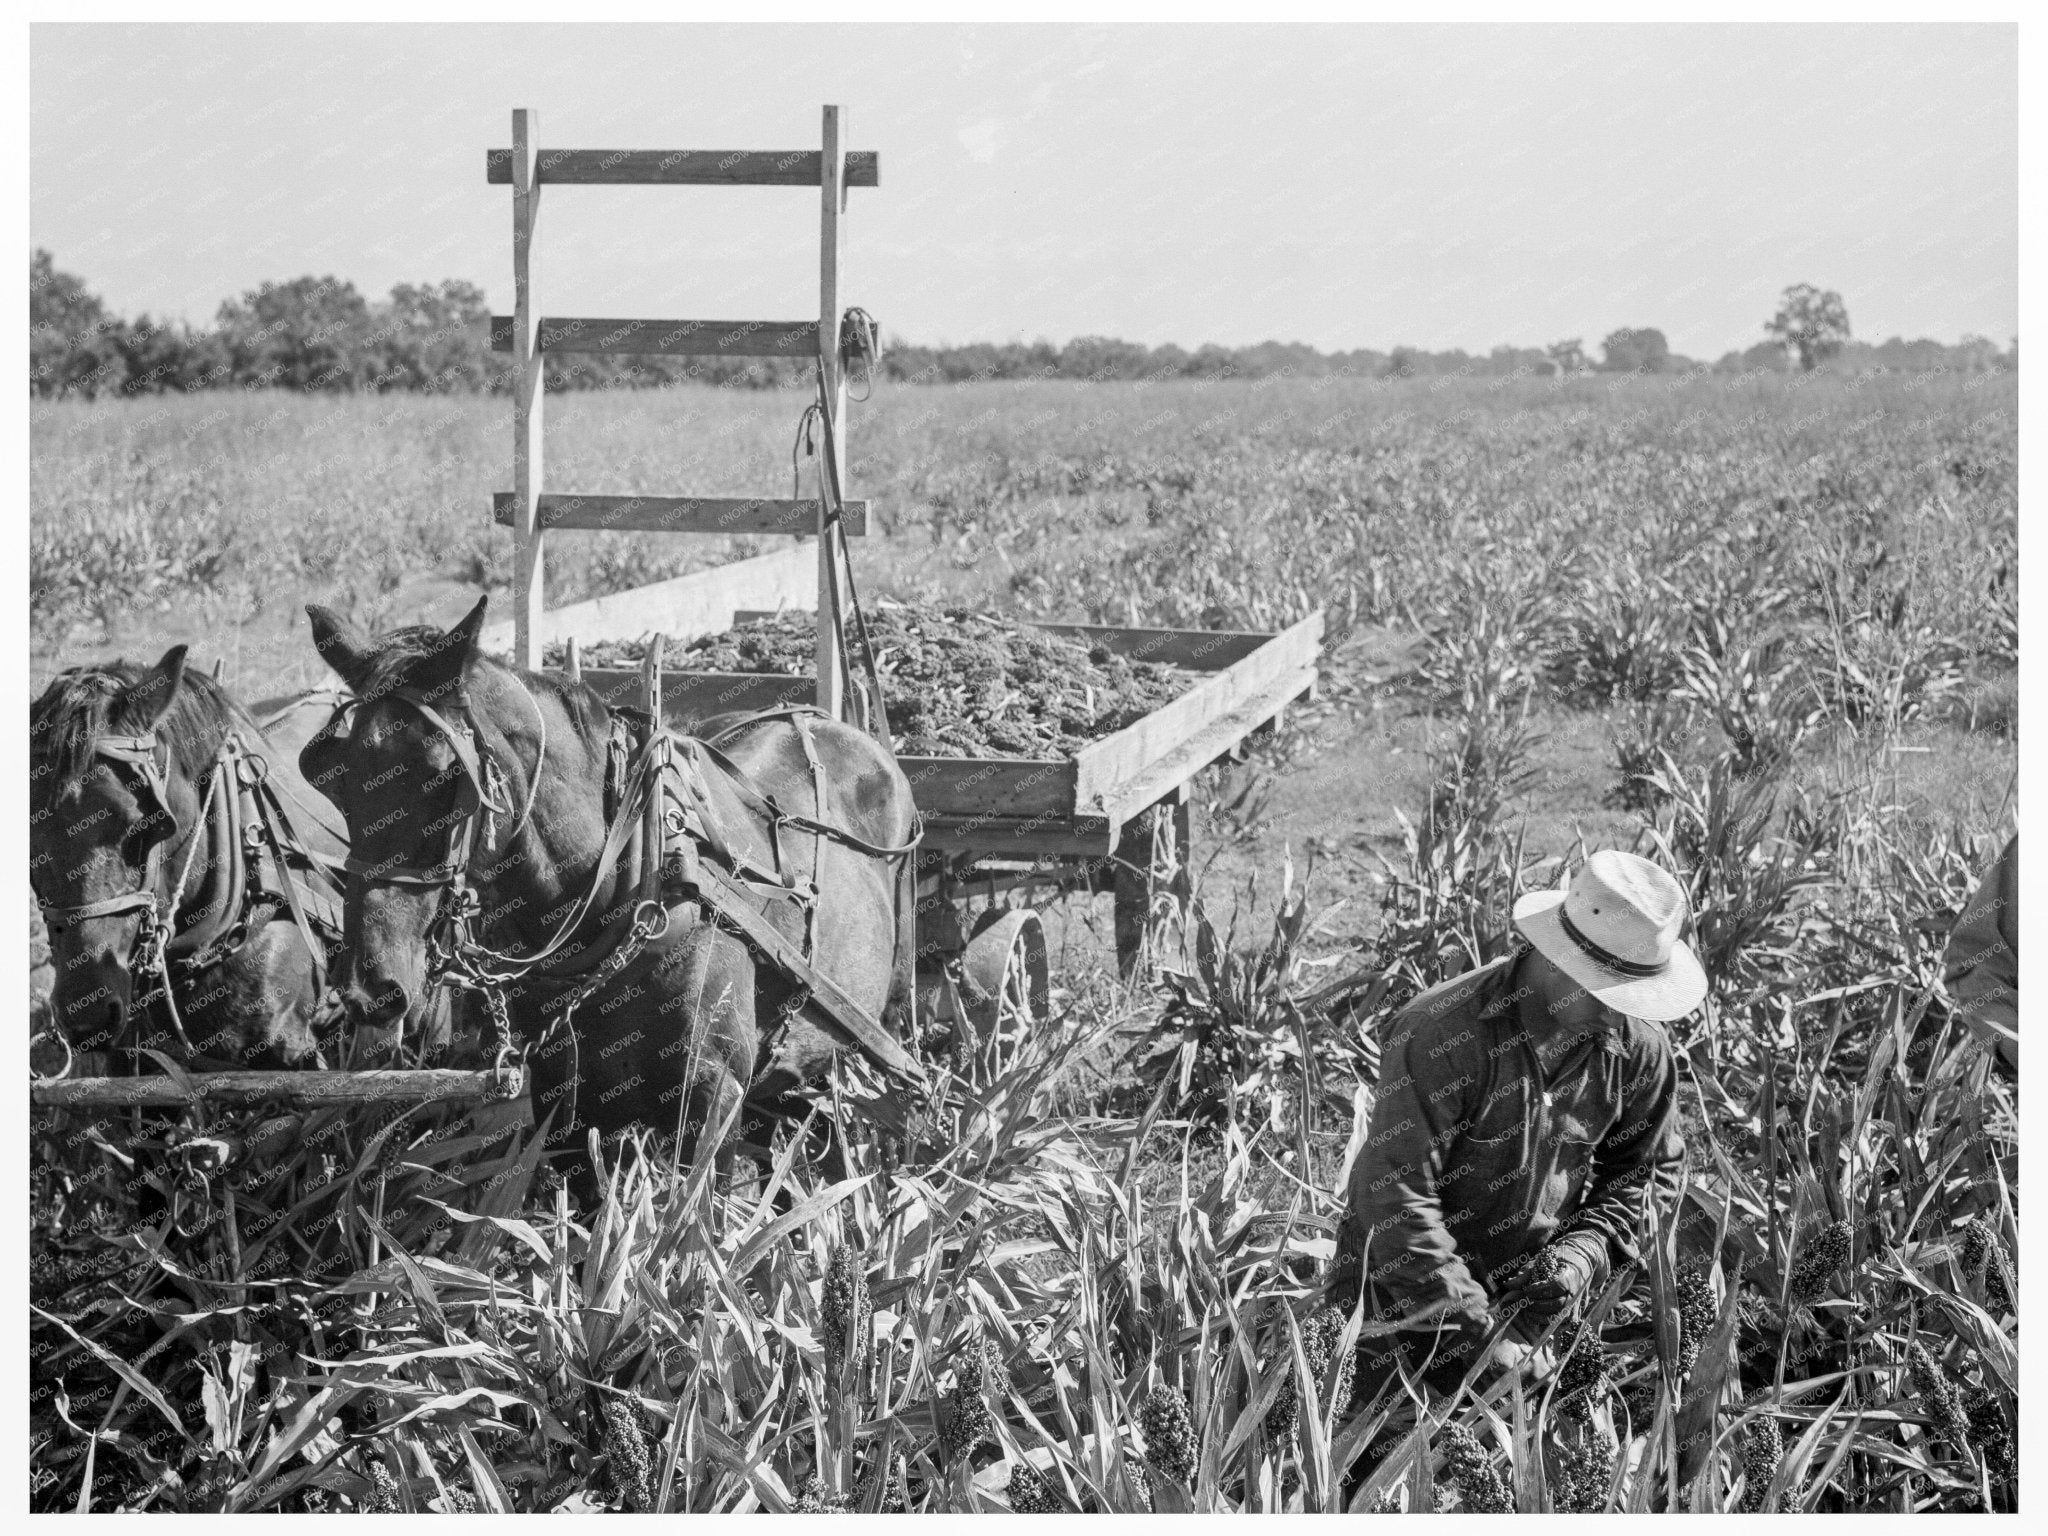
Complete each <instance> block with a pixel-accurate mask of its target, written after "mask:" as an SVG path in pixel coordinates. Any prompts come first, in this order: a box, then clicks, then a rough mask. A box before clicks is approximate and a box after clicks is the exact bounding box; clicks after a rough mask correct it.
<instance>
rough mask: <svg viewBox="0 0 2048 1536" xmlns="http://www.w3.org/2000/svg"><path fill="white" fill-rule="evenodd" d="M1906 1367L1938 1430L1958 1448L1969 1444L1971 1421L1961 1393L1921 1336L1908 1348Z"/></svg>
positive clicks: (1928, 1414)
mask: <svg viewBox="0 0 2048 1536" xmlns="http://www.w3.org/2000/svg"><path fill="white" fill-rule="evenodd" d="M1906 1370H1907V1374H1908V1375H1909V1376H1911V1377H1912V1380H1913V1390H1914V1392H1915V1393H1916V1394H1918V1396H1919V1398H1920V1408H1921V1411H1922V1412H1923V1413H1925V1414H1926V1415H1927V1417H1928V1418H1930V1419H1932V1420H1933V1421H1934V1431H1935V1433H1937V1434H1940V1435H1942V1436H1944V1437H1945V1438H1946V1439H1947V1440H1948V1441H1949V1443H1950V1444H1951V1445H1954V1446H1957V1447H1958V1448H1961V1447H1964V1446H1967V1445H1968V1444H1969V1443H1970V1421H1969V1418H1968V1417H1967V1416H1966V1415H1965V1414H1964V1412H1963V1399H1962V1394H1961V1393H1959V1392H1958V1391H1957V1390H1956V1384H1955V1383H1954V1382H1953V1381H1950V1380H1949V1378H1948V1373H1947V1372H1946V1371H1944V1370H1942V1368H1941V1364H1940V1362H1939V1361H1937V1360H1936V1359H1935V1358H1934V1356H1933V1355H1931V1354H1929V1353H1928V1352H1927V1346H1926V1345H1924V1344H1922V1343H1921V1342H1920V1341H1919V1340H1918V1339H1915V1340H1914V1341H1913V1342H1912V1344H1911V1345H1910V1346H1908V1348H1907V1350H1906Z"/></svg>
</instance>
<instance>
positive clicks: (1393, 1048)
mask: <svg viewBox="0 0 2048 1536" xmlns="http://www.w3.org/2000/svg"><path fill="white" fill-rule="evenodd" d="M1418 1033H1423V1031H1422V1030H1421V1029H1420V1027H1419V1025H1418V1023H1417V1022H1416V1021H1411V1020H1402V1021H1398V1022H1397V1024H1396V1028H1395V1032H1394V1035H1393V1037H1392V1038H1391V1039H1389V1040H1388V1042H1387V1045H1386V1049H1385V1052H1384V1054H1383V1056H1382V1058H1381V1063H1380V1086H1379V1093H1378V1096H1377V1097H1376V1098H1375V1099H1374V1101H1373V1109H1372V1126H1371V1130H1370V1132H1369V1133H1368V1135H1367V1137H1366V1143H1365V1146H1364V1147H1363V1148H1362V1149H1360V1151H1359V1154H1358V1159H1357V1161H1356V1162H1355V1163H1353V1165H1352V1169H1351V1179H1350V1184H1349V1187H1348V1189H1347V1190H1346V1200H1345V1208H1344V1223H1343V1227H1342V1229H1341V1230H1340V1234H1339V1239H1338V1252H1339V1255H1340V1259H1339V1266H1338V1267H1339V1272H1340V1274H1341V1275H1342V1277H1343V1279H1344V1280H1345V1281H1347V1282H1348V1283H1349V1284H1350V1285H1351V1286H1353V1287H1355V1286H1356V1285H1357V1283H1358V1279H1359V1268H1358V1266H1359V1265H1360V1264H1361V1262H1362V1265H1363V1274H1364V1276H1365V1277H1367V1278H1370V1279H1371V1280H1372V1281H1373V1282H1374V1283H1375V1284H1376V1285H1378V1286H1379V1288H1380V1289H1381V1290H1382V1291H1383V1292H1384V1293H1385V1295H1386V1297H1387V1298H1388V1299H1389V1301H1390V1302H1391V1303H1392V1304H1393V1306H1394V1307H1395V1308H1396V1309H1397V1313H1398V1315H1401V1316H1414V1315H1415V1314H1417V1313H1426V1314H1428V1315H1429V1316H1431V1317H1432V1318H1435V1319H1436V1320H1437V1322H1438V1325H1439V1326H1441V1327H1442V1328H1444V1329H1445V1330H1447V1331H1450V1332H1453V1333H1462V1334H1470V1335H1473V1336H1475V1337H1476V1336H1478V1335H1482V1334H1484V1333H1485V1331H1486V1330H1487V1328H1488V1327H1489V1326H1490V1324H1491V1322H1492V1316H1491V1313H1490V1311H1489V1309H1488V1306H1487V1301H1486V1292H1485V1291H1484V1290H1482V1289H1481V1288H1480V1285H1479V1282H1478V1281H1477V1280H1475V1279H1473V1278H1472V1271H1471V1270H1470V1269H1469V1268H1468V1267H1467V1266H1466V1264H1465V1260H1464V1258H1463V1256H1462V1255H1461V1254H1460V1253H1459V1252H1458V1245H1457V1243H1456V1241H1455V1240H1454V1239H1453V1238H1452V1237H1451V1233H1450V1229H1449V1227H1448V1226H1447V1225H1446V1224H1445V1222H1444V1212H1443V1205H1442V1201H1441V1197H1440V1195H1439V1191H1438V1180H1439V1176H1440V1174H1441V1171H1442V1168H1443V1162H1444V1151H1445V1148H1446V1147H1447V1146H1448V1144H1449V1143H1450V1142H1451V1141H1452V1140H1454V1139H1455V1138H1456V1136H1457V1135H1458V1133H1459V1131H1460V1129H1461V1127H1462V1119H1461V1115H1460V1106H1461V1104H1462V1103H1463V1100H1464V1096H1465V1094H1464V1086H1463V1085H1461V1084H1460V1083H1459V1082H1458V1072H1457V1069H1456V1067H1455V1066H1453V1065H1451V1063H1454V1062H1456V1061H1457V1059H1458V1053H1455V1052H1448V1051H1440V1052H1439V1053H1438V1054H1436V1055H1434V1056H1432V1055H1431V1054H1430V1052H1429V1050H1427V1049H1426V1048H1423V1047H1422V1046H1420V1045H1418V1040H1417V1036H1418ZM1436 1033H1437V1031H1434V1030H1431V1031H1427V1036H1428V1038H1431V1039H1433V1038H1435V1035H1436ZM1346 1261H1349V1262H1348V1264H1347V1262H1346ZM1355 1294H1356V1293H1355V1290H1354V1291H1353V1292H1352V1293H1351V1294H1349V1295H1345V1296H1342V1297H1334V1296H1333V1297H1332V1299H1333V1300H1335V1301H1338V1302H1339V1303H1340V1304H1342V1305H1347V1306H1348V1305H1349V1304H1350V1303H1351V1301H1352V1300H1353V1299H1355Z"/></svg>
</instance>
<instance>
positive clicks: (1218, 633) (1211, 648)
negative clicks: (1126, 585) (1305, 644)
mask: <svg viewBox="0 0 2048 1536" xmlns="http://www.w3.org/2000/svg"><path fill="white" fill-rule="evenodd" d="M1031 627H1032V628H1033V629H1042V630H1044V631H1046V632H1047V633H1048V634H1054V635H1066V636H1069V637H1070V638H1072V639H1075V640H1080V641H1083V642H1085V643H1088V644H1091V645H1102V646H1105V647H1107V648H1108V649H1109V650H1112V651H1114V652H1116V654H1117V655H1119V656H1126V657H1129V658H1130V659H1131V660H1132V661H1157V662H1162V663H1164V664H1166V665H1167V666H1173V667H1185V668H1187V669H1188V670H1189V671H1190V672H1220V671H1222V670H1223V669H1224V668H1225V667H1233V666H1236V665H1237V663H1239V662H1240V661H1243V660H1244V659H1245V657H1247V656H1249V655H1251V654H1252V652H1254V651H1256V650H1258V649H1259V648H1260V647H1261V646H1263V645H1265V644H1266V643H1267V642H1268V641H1270V640H1271V639H1273V636H1271V635H1269V634H1262V633H1260V632H1258V631H1256V630H1242V629H1137V628H1132V627H1130V626H1128V625H1121V624H1044V623H1038V622H1034V623H1033V624H1032V626H1031Z"/></svg>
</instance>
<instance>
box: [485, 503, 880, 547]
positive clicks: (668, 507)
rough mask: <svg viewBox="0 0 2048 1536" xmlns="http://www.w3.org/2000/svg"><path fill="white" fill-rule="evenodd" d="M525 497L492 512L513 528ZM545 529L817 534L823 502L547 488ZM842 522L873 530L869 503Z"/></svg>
mask: <svg viewBox="0 0 2048 1536" xmlns="http://www.w3.org/2000/svg"><path fill="white" fill-rule="evenodd" d="M518 501H519V498H518V497H517V496H516V495H514V494H513V493H512V492H510V491H498V492H496V493H494V494H493V495H492V497H491V516H492V518H494V519H495V520H496V521H497V522H498V523H499V525H500V526H503V527H510V526H511V524H512V515H513V512H514V510H515V509H516V507H517V505H518ZM539 502H540V506H539V513H540V526H541V527H543V528H588V529H597V530H602V531H604V532H607V533H725V534H733V533H787V534H805V535H810V534H816V533H817V531H818V503H817V501H816V500H815V499H808V500H792V499H791V498H789V497H786V496H611V495H590V494H579V493H576V492H569V491H543V492H542V493H541V495H540V498H539ZM844 506H845V511H844V514H843V516H842V518H841V526H843V527H844V528H845V529H846V531H847V533H848V534H849V535H851V536H853V537H855V538H858V537H860V536H862V535H864V534H865V533H866V532H867V531H868V504H867V503H866V502H865V501H849V502H846V503H845V504H844Z"/></svg>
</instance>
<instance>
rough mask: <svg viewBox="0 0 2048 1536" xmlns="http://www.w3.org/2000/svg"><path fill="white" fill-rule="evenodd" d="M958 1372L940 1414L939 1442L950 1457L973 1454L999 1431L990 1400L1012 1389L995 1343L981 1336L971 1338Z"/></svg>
mask: <svg viewBox="0 0 2048 1536" xmlns="http://www.w3.org/2000/svg"><path fill="white" fill-rule="evenodd" d="M956 1375H957V1377H958V1379H957V1381H956V1382H955V1384H954V1387H953V1390H952V1391H951V1392H950V1393H948V1394H947V1395H946V1400H945V1402H944V1403H943V1404H942V1405H941V1409H940V1414H939V1444H940V1448H941V1449H942V1450H944V1451H945V1453H946V1456H947V1458H948V1459H949V1460H953V1459H957V1458H960V1457H963V1456H968V1455H971V1454H972V1453H973V1451H974V1449H975V1447H976V1446H978V1445H980V1444H981V1443H982V1442H983V1441H984V1440H987V1439H989V1438H991V1437H992V1436H993V1435H994V1434H995V1420H994V1419H993V1418H992V1417H990V1415H989V1411H988V1399H989V1398H990V1397H994V1398H996V1399H998V1400H1000V1399H1001V1398H1002V1397H1004V1396H1005V1395H1007V1394H1008V1392H1009V1390H1010V1374H1009V1372H1008V1371H1007V1370H1005V1369H1004V1367H1003V1359H1002V1356H1001V1355H999V1354H997V1353H996V1348H995V1344H994V1342H993V1341H991V1340H988V1339H984V1338H981V1337H979V1336H976V1337H975V1338H974V1339H972V1340H971V1341H970V1343H969V1345H968V1348H967V1350H966V1352H965V1353H964V1354H963V1355H962V1357H961V1360H960V1365H959V1367H958V1369H957V1372H956Z"/></svg>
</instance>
